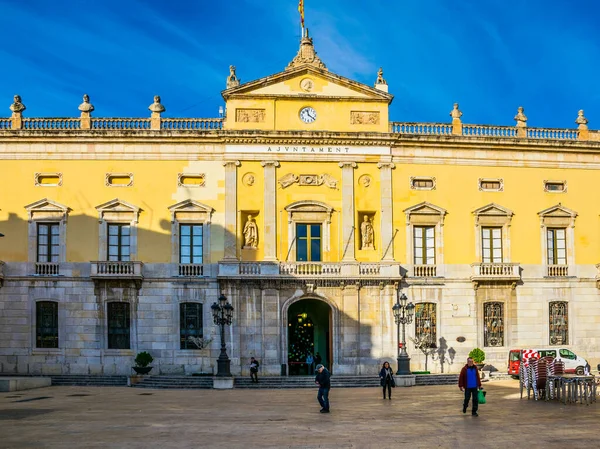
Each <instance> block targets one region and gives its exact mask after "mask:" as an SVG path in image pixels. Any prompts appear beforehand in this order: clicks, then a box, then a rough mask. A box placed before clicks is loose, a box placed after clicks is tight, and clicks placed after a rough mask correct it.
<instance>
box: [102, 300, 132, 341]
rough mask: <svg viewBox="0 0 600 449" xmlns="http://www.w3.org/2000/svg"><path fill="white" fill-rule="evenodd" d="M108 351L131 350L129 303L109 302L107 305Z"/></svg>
mask: <svg viewBox="0 0 600 449" xmlns="http://www.w3.org/2000/svg"><path fill="white" fill-rule="evenodd" d="M107 322H108V349H129V348H130V337H129V335H130V332H131V331H130V325H131V318H130V313H129V303H127V302H109V303H108V304H107Z"/></svg>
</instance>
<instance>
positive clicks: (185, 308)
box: [179, 302, 203, 349]
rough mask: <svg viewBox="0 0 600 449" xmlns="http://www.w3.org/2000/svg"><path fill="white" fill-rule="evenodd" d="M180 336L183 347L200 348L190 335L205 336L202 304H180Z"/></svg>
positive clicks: (194, 336) (193, 336)
mask: <svg viewBox="0 0 600 449" xmlns="http://www.w3.org/2000/svg"><path fill="white" fill-rule="evenodd" d="M179 337H180V348H181V349H198V346H196V345H195V344H194V343H193V342H192V341H191V340H190V338H189V337H192V338H202V337H203V329H202V304H199V303H191V302H185V303H181V304H180V305H179Z"/></svg>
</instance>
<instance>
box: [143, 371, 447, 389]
mask: <svg viewBox="0 0 600 449" xmlns="http://www.w3.org/2000/svg"><path fill="white" fill-rule="evenodd" d="M212 382H213V378H212V377H210V376H147V377H144V378H143V379H142V380H141V381H140V382H139V383H137V384H135V385H133V386H134V387H135V388H158V389H211V388H212V386H213V384H212ZM416 382H417V385H418V386H419V385H455V384H457V383H458V374H430V375H417V376H416ZM331 386H332V387H333V388H369V387H379V378H378V377H377V376H348V375H344V376H336V375H333V376H331ZM233 387H234V388H243V389H283V388H286V389H287V388H315V379H314V376H289V377H279V376H266V377H259V382H258V383H257V384H256V383H252V381H251V380H250V377H235V379H234V384H233Z"/></svg>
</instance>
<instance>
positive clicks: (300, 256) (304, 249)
mask: <svg viewBox="0 0 600 449" xmlns="http://www.w3.org/2000/svg"><path fill="white" fill-rule="evenodd" d="M307 243H308V242H307V241H306V240H298V243H297V244H296V260H297V261H298V262H306V261H307V260H308V245H307Z"/></svg>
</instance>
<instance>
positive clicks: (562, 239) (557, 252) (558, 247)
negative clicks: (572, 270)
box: [546, 228, 567, 265]
mask: <svg viewBox="0 0 600 449" xmlns="http://www.w3.org/2000/svg"><path fill="white" fill-rule="evenodd" d="M546 236H547V239H548V240H547V241H548V244H547V249H548V265H566V264H567V243H566V229H564V228H548V229H547V230H546Z"/></svg>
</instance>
